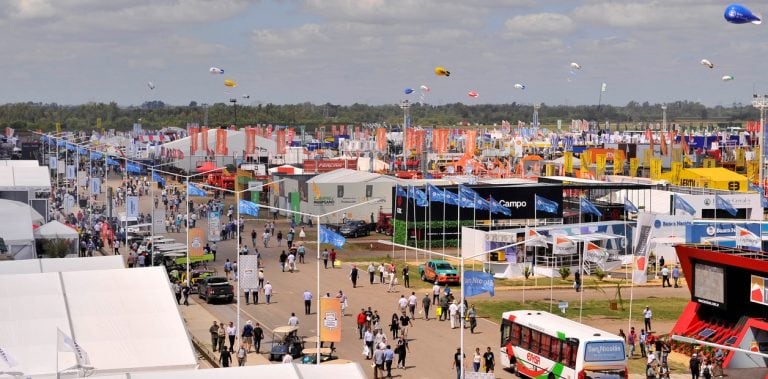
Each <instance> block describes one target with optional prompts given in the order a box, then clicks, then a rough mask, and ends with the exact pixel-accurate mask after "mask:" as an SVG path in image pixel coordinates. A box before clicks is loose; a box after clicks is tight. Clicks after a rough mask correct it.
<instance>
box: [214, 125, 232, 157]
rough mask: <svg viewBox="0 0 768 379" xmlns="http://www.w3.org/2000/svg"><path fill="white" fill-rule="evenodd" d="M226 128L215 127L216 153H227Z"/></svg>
mask: <svg viewBox="0 0 768 379" xmlns="http://www.w3.org/2000/svg"><path fill="white" fill-rule="evenodd" d="M228 153H229V151H228V149H227V130H226V129H216V155H227V154H228Z"/></svg>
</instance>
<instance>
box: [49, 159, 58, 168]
mask: <svg viewBox="0 0 768 379" xmlns="http://www.w3.org/2000/svg"><path fill="white" fill-rule="evenodd" d="M57 166H58V165H57V164H56V157H48V168H49V169H51V170H56V168H57Z"/></svg>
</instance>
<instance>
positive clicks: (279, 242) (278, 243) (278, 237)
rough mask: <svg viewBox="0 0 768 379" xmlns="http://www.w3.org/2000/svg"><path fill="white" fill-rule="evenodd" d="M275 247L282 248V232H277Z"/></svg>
mask: <svg viewBox="0 0 768 379" xmlns="http://www.w3.org/2000/svg"><path fill="white" fill-rule="evenodd" d="M277 246H283V231H282V230H278V231H277Z"/></svg>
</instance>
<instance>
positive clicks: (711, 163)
mask: <svg viewBox="0 0 768 379" xmlns="http://www.w3.org/2000/svg"><path fill="white" fill-rule="evenodd" d="M703 166H704V168H715V167H716V164H715V160H714V159H713V158H706V159H704V164H703Z"/></svg>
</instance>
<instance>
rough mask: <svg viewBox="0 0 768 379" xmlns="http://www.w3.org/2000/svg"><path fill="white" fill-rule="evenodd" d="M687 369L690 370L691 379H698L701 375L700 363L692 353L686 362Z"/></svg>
mask: <svg viewBox="0 0 768 379" xmlns="http://www.w3.org/2000/svg"><path fill="white" fill-rule="evenodd" d="M688 369H690V370H691V379H699V375H700V374H701V361H700V360H699V357H698V356H696V353H693V355H692V356H691V359H690V360H689V361H688Z"/></svg>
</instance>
